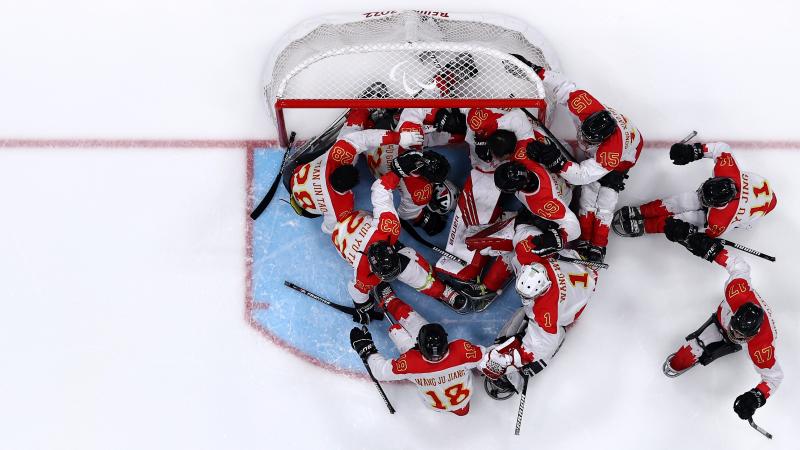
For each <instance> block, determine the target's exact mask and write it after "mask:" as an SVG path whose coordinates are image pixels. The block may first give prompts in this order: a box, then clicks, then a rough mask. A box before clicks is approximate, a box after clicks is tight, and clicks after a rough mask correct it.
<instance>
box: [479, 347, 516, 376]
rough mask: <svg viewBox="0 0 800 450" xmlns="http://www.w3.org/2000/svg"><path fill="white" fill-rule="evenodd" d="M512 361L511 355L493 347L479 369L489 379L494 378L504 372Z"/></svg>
mask: <svg viewBox="0 0 800 450" xmlns="http://www.w3.org/2000/svg"><path fill="white" fill-rule="evenodd" d="M512 339H513V338H512ZM512 363H513V358H512V357H511V355H505V354H503V353H500V352H499V351H497V349H495V348H493V349H491V350H490V351H489V354H488V355H487V356H486V362H485V363H484V364H481V366H482V367H481V371H482V372H483V374H484V375H486V377H487V378H489V379H490V380H496V379H498V378H500V377H502V376H503V375H504V374H505V373H506V369H507V368H508V366H510V365H511V364H512Z"/></svg>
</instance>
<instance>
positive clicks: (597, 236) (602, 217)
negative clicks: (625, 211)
mask: <svg viewBox="0 0 800 450" xmlns="http://www.w3.org/2000/svg"><path fill="white" fill-rule="evenodd" d="M618 200H619V192H617V191H615V190H614V189H611V188H609V187H605V186H600V189H599V190H598V194H597V205H596V208H597V209H596V210H595V216H594V223H593V224H592V238H591V240H590V241H589V242H590V243H591V244H592V245H594V246H596V247H602V248H605V247H606V246H607V245H608V232H609V226H610V225H611V220H612V219H613V218H614V208H616V207H617V201H618Z"/></svg>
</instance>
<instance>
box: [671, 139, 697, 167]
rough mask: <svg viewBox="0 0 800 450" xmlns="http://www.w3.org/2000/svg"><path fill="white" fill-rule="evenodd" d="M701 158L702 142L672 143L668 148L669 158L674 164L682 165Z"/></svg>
mask: <svg viewBox="0 0 800 450" xmlns="http://www.w3.org/2000/svg"><path fill="white" fill-rule="evenodd" d="M702 158H703V144H700V143H696V144H680V143H679V144H672V147H670V148H669V159H671V160H672V164H675V165H676V166H683V165H686V164H689V163H690V162H692V161H697V160H698V159H702Z"/></svg>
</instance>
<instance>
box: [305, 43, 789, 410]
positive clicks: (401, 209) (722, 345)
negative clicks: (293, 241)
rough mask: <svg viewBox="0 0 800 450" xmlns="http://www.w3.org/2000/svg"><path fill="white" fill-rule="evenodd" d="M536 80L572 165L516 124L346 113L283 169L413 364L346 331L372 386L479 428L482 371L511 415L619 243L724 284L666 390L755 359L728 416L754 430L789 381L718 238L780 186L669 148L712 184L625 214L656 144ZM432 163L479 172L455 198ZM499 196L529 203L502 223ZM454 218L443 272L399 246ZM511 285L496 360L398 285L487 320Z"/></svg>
mask: <svg viewBox="0 0 800 450" xmlns="http://www.w3.org/2000/svg"><path fill="white" fill-rule="evenodd" d="M463 59H464V61H463V64H461V65H454V66H452V67H451V68H452V70H453V71H454V72H457V71H459V70H460V71H464V70H467V71H470V70H474V68H473V67H470V65H469V59H470V58H469V55H465V56H464V57H463ZM531 67H532V69H533V70H534V71H535V72H536V73H537V75H539V77H540V78H541V79H542V81H543V83H544V86H545V89H546V90H547V91H548V94H552V96H551V98H554V99H556V102H557V103H558V104H559V105H561V106H563V107H564V108H565V109H566V110H567V111H569V113H570V115H571V116H572V118H573V119H574V122H575V126H576V129H577V139H576V141H577V146H576V147H575V148H571V147H570V146H569V145H568V144H566V142H562V141H560V140H559V141H558V142H556V138H555V137H554V136H553V135H552V134H551V133H550V132H549V130H546V129H545V128H543V126H542V125H541V123H540V122H538V121H536V120H535V119H534V118H532V117H531V118H529V115H528V114H527V112H526V111H523V110H521V109H511V110H501V109H491V108H471V109H444V108H443V109H430V108H428V109H425V108H407V109H403V110H387V109H379V110H367V109H352V110H350V111H349V112H348V114H347V117H346V121H345V124H344V126H343V127H342V129H341V130H340V132H339V134H338V138H337V140H336V142H335V143H334V144H333V145H332V146H331V147H330V148H329V149H327V150H326V151H324V152H322V153H321V154H319V155H317V156H315V157H314V159H313V160H310V161H304V162H303V163H302V164H296V165H295V166H293V167H290V168H289V170H291V171H292V172H291V180H290V183H289V185H290V189H291V203H292V205H293V207H294V208H295V211H296V212H298V214H301V215H303V216H306V217H319V216H322V231H323V232H324V233H327V234H330V236H331V240H332V243H333V245H334V246H335V247H336V249H337V250H338V252H339V253H340V254H341V256H342V258H343V259H344V260H345V261H347V262H348V263H349V264H350V265H351V266H352V267H353V271H354V274H353V280H352V283H350V284H349V285H348V291H349V293H350V295H351V297H352V300H353V302H354V306H355V313H354V317H353V319H354V320H355V321H356V322H359V323H361V324H367V323H369V321H370V319H373V320H374V319H375V318H376V317H381V315H382V314H385V315H386V316H388V317H389V318H390V321H391V322H392V325H391V326H390V328H389V336H390V338H391V339H392V341H393V342H394V343H395V344H396V346H397V348H398V349H399V350H400V352H401V355H400V357H398V358H396V359H390V360H389V359H386V358H384V357H383V356H381V354H380V353H378V351H377V349H376V348H375V345H374V343H373V341H372V337H371V335H370V333H369V331H367V330H366V328H365V327H362V328H358V327H356V328H353V329H352V331H351V334H350V340H351V345H352V347H353V348H354V349H355V350H356V351H357V352H358V354H359V356H360V357H361V358H362V359H363V360H364V361H365V363H367V364H368V365H369V367H370V369H371V370H372V372H373V374H374V375H375V376H376V377H377V379H379V380H409V381H411V382H413V383H414V384H415V385H416V386H417V388H418V390H419V393H420V395H421V397H422V398H423V400H424V401H425V403H426V404H427V405H429V406H430V407H431V408H433V409H435V410H438V411H449V412H452V413H454V414H458V415H464V414H467V413H468V412H469V400H470V397H471V395H472V393H473V383H472V376H473V369H475V370H477V371H480V372H481V373H482V374H483V375H485V377H486V380H487V381H486V383H485V385H486V390H487V392H488V393H489V394H490V395H491V396H493V397H495V398H503V397H506V396H510V395H512V393H513V392H515V391H516V385H517V384H518V381H519V379H521V378H523V377H531V376H534V375H535V374H537V373H539V372H540V371H541V370H543V369H544V368H546V367H547V365H548V363H549V362H550V359H551V358H552V357H553V356H554V355H555V353H556V352H557V351H558V349H559V347H560V345H561V343H562V342H563V340H564V337H565V327H566V326H568V325H569V324H571V323H573V322H574V321H575V320H577V319H578V317H579V316H580V315H581V313H583V311H584V309H585V307H586V305H587V303H588V301H589V299H590V298H591V296H592V294H593V293H594V291H595V287H596V285H597V282H598V276H599V274H598V270H602V269H599V268H600V267H602V262H603V260H604V258H605V254H606V247H607V245H608V235H609V231H610V229H613V230H614V231H615V232H616V233H617V234H619V235H621V236H627V237H636V236H641V235H643V234H645V233H663V234H664V235H665V236H666V238H667V239H669V240H670V241H673V242H677V243H680V244H682V245H683V246H684V247H686V248H687V249H688V250H689V251H690V252H691V253H692V254H694V255H697V256H699V257H701V258H703V259H706V260H708V261H710V262H714V263H716V264H718V265H720V266H722V267H723V268H725V270H727V271H728V273H729V279H728V281H727V282H726V284H725V290H724V300H723V301H722V302H721V303H720V304H719V306H718V307H717V309H716V311H715V312H714V313H713V315H712V316H711V318H710V319H708V321H706V322H705V323H704V324H703V325H702V326H701V327H700V328H699V329H698V330H697V331H695V332H693V333H692V334H690V335H689V336H687V337H686V341H687V343H686V345H684V346H682V347H681V348H680V349H678V350H677V351H676V352H675V353H674V354H672V355H670V356H669V357H668V358H667V360H666V362H665V363H664V368H663V369H664V373H665V374H666V375H667V376H670V377H674V376H678V375H680V374H681V373H683V372H685V371H687V370H689V369H690V368H691V367H693V366H695V365H696V364H697V363H700V364H702V365H707V364H709V363H710V362H712V361H714V360H715V359H717V358H719V357H721V356H724V355H727V354H729V353H733V352H736V351H738V350H740V349H741V348H742V346H747V349H748V352H749V354H750V357H751V359H752V362H753V364H754V366H755V368H756V371H757V372H758V373H759V375H760V376H761V382H760V383H759V384H758V385H757V386H756V387H754V388H753V389H750V390H749V391H747V392H745V393H744V394H742V395H740V396H739V397H737V398H736V400H735V403H734V410H735V412H736V413H737V414H738V415H739V417H741V418H742V419H750V418H751V417H752V416H753V413H754V412H755V410H756V409H757V408H758V407H760V406H762V405H764V403H765V402H766V400H767V398H769V396H770V395H771V393H772V392H774V390H775V389H776V388H777V387H778V385H779V384H780V382H781V379H782V377H783V374H782V371H781V369H780V366H779V364H778V362H777V360H776V359H775V348H774V340H775V328H774V325H773V322H772V318H771V314H770V310H769V308H768V307H767V305H766V304H765V302H764V301H763V300H762V299H761V298H760V297H759V296H758V294H757V293H756V291H755V290H754V289H753V287H752V283H751V279H750V268H749V266H748V264H747V262H746V261H745V260H744V259H742V258H741V257H738V256H735V255H733V254H731V253H729V252H728V251H727V250H725V249H723V246H722V243H721V242H720V240H719V239H718V238H719V237H720V236H722V235H724V234H725V233H727V232H728V231H729V230H731V229H734V228H741V227H750V226H751V225H753V224H754V223H755V222H756V221H757V220H758V219H759V218H760V217H762V216H765V215H767V214H769V213H770V211H772V210H773V209H774V208H775V205H776V197H775V194H774V192H772V189H771V186H770V185H769V184H768V182H767V181H766V180H765V179H764V178H762V177H761V176H759V175H756V174H754V173H751V172H744V171H741V170H740V168H739V166H738V165H737V163H736V160H735V159H734V157H733V155H732V154H731V152H730V149H729V148H728V146H727V145H726V144H724V143H708V144H700V143H694V144H692V143H687V142H682V143H677V144H675V145H673V146H672V148H671V149H670V158H671V159H672V161H673V163H674V164H677V165H683V164H688V163H690V162H692V161H695V160H699V159H702V158H708V159H712V160H713V161H714V169H713V174H712V175H713V176H712V177H711V178H709V179H708V180H706V181H705V182H703V183H702V185H701V186H700V187H699V188H698V189H697V190H696V191H689V192H687V193H684V194H681V195H677V196H674V197H669V198H664V199H658V200H654V201H651V202H648V203H646V204H644V205H641V206H624V207H621V208H617V201H618V196H619V192H620V191H622V190H623V189H624V187H625V179H626V178H628V172H629V171H630V170H631V168H632V167H633V166H634V165H635V164H636V161H637V159H638V157H639V154H640V152H641V151H642V147H643V145H644V141H643V139H642V135H641V133H640V132H639V130H638V129H637V128H636V127H635V126H634V125H633V123H632V122H631V121H630V120H629V119H628V118H627V117H626V116H625V115H623V114H621V113H619V112H617V111H616V110H614V109H613V108H611V107H609V106H608V105H605V104H603V103H601V102H600V101H599V100H597V98H595V97H594V96H593V95H591V94H590V93H588V92H587V91H585V90H582V89H579V88H577V87H576V86H575V84H574V83H573V82H571V81H570V80H568V79H567V78H565V77H564V76H563V75H562V74H560V73H558V72H555V71H550V70H545V69H543V68H542V67H538V66H535V65H531ZM450 75H453V76H451V77H450V78H451V79H452V78H456V75H458V73H453V74H450ZM443 79H448V77H447V76H443ZM444 88H446V85H445V86H444ZM384 89H385V86H383V85H382V84H381V83H379V82H378V83H375V84H373V85H372V86H370V88H369V89H368V90H367V91H365V96H378V97H380V96H381V95H382V90H384ZM569 138H572V136H569ZM430 147H440V148H448V147H452V149H453V150H452V151H456V150H457V149H462V150H463V149H464V148H467V149H468V151H469V159H470V162H471V165H472V169H471V171H470V173H469V175H468V177H467V180H466V182H465V183H464V185H463V186H462V187H461V188H460V189H458V188H457V187H456V186H455V185H454V184H453V183H452V182H451V181H449V180H448V179H447V176H448V171H449V163H448V161H447V159H445V158H444V157H443V156H442V155H441V154H439V153H437V152H435V151H432V150H429V148H430ZM565 149H566V150H567V151H566V152H565V151H564V150H565ZM445 151H450V150H445ZM362 153H363V154H364V155H365V158H366V162H367V165H368V167H369V169H370V171H371V172H372V174H373V175H374V177H375V181H374V182H373V183H372V187H371V194H370V195H371V202H372V210H371V211H363V210H356V209H355V202H354V194H353V188H354V187H355V186H356V185H357V184H358V182H359V176H358V171H357V170H356V168H355V167H354V164H355V163H356V162H357V160H358V159H359V155H361V154H362ZM577 187H580V194H579V195H580V197H579V198H578V199H577V205H578V207H577V208H576V209H577V211H573V210H572V209H570V205H571V203H572V195H573V189H575V188H577ZM396 190H397V191H399V194H400V195H399V197H400V202H399V204H398V205H397V206H395V202H394V195H393V192H394V191H396ZM459 191H460V192H459ZM504 194H506V195H513V196H514V197H516V198H517V199H518V200H519V203H521V205H522V206H521V207H520V208H519V210H518V211H504V210H503V209H502V208H501V204H503V203H504V202H501V197H502V196H503V195H504ZM505 203H507V202H505ZM451 215H452V221H451V222H450V228H449V231H448V235H447V236H448V239H447V246H446V249H445V250H446V252H444V253H446V255H445V256H442V257H441V258H440V259H439V260H438V261H437V262H436V263H435V264H431V263H430V262H428V261H427V260H426V259H425V258H423V256H422V255H421V254H419V253H418V252H417V251H415V250H414V249H413V248H411V247H408V246H404V245H403V244H401V243H400V242H399V240H398V238H399V236H400V233H401V228H403V227H404V226H406V227H409V226H413V227H417V228H420V229H421V230H423V231H424V232H425V233H427V234H428V235H435V234H438V233H441V232H444V231H445V228H446V226H447V224H448V222H449V221H450V216H451ZM404 222H406V223H404ZM514 278H515V279H516V281H515V284H514V287H515V290H516V293H517V294H518V296H519V299H520V301H521V306H522V307H521V308H520V310H519V311H518V312H517V313H516V314H515V315H514V316H513V317H512V318H510V319H509V321H508V322H507V323H506V325H505V326H504V327H503V329H502V330H501V331H500V334H499V337H498V339H497V340H496V341H495V343H494V344H493V345H491V346H489V347H483V346H481V345H477V344H475V343H470V342H468V341H466V340H462V339H458V340H453V341H448V336H447V333H446V331H445V330H444V328H443V327H442V326H441V325H440V324H436V323H428V322H427V321H426V320H425V319H424V318H423V317H422V316H421V315H420V314H418V313H417V312H416V311H415V310H414V309H413V308H412V307H411V306H409V305H408V304H407V303H406V302H404V301H403V300H401V299H399V298H398V297H397V296H396V295H395V293H394V291H393V290H392V288H391V286H390V284H389V283H392V282H401V283H404V284H406V285H408V286H410V287H412V288H414V289H415V290H417V291H419V292H421V293H423V294H425V295H427V296H429V297H432V298H434V299H436V300H438V301H440V302H442V303H443V304H444V305H447V306H448V307H449V308H452V309H453V310H454V311H455V312H457V313H460V314H466V313H477V312H479V311H481V310H483V309H485V308H486V307H487V306H489V304H491V301H492V300H493V299H494V298H495V296H496V295H497V293H498V291H501V289H502V288H503V287H504V286H505V285H506V284H508V283H509V282H510V281H511V280H513V279H514Z"/></svg>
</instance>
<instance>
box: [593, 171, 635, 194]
mask: <svg viewBox="0 0 800 450" xmlns="http://www.w3.org/2000/svg"><path fill="white" fill-rule="evenodd" d="M626 178H628V174H627V172H620V171H616V170H612V171H611V172H608V173H607V174H605V175H603V178H600V179H599V180H597V181H598V182H599V183H600V186H604V187H607V188H609V189H613V190H615V191H617V192H622V191H623V190H624V189H625V179H626Z"/></svg>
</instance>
